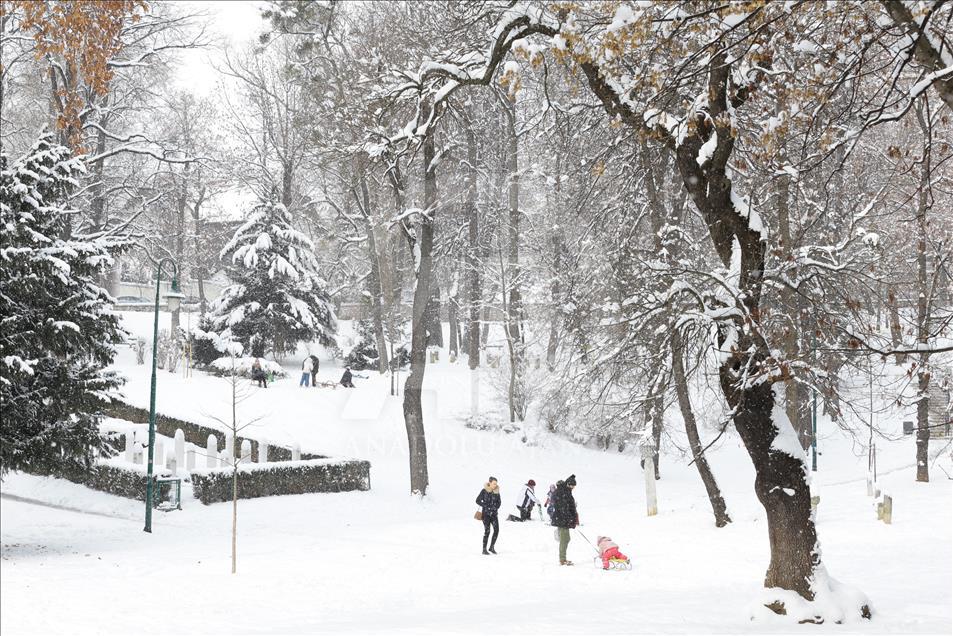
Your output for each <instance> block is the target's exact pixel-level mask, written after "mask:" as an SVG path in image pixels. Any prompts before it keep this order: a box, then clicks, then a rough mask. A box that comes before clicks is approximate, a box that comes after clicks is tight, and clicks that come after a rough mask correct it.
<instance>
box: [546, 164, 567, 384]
mask: <svg viewBox="0 0 953 636" xmlns="http://www.w3.org/2000/svg"><path fill="white" fill-rule="evenodd" d="M555 174H556V185H555V188H554V189H555V193H554V197H553V198H554V199H555V201H554V206H553V207H552V209H553V210H555V214H556V222H555V223H554V224H553V229H552V238H551V239H550V240H551V242H552V250H553V269H552V279H551V280H550V283H549V297H550V305H551V311H552V317H551V318H550V322H549V341H548V342H547V343H546V368H547V369H549V370H550V371H553V370H555V369H556V351H557V349H558V348H559V327H560V324H561V322H562V313H563V311H562V284H561V283H562V269H563V262H562V258H563V226H562V219H561V218H560V214H559V213H560V211H561V210H562V207H561V206H562V178H561V177H562V153H561V152H557V153H556V170H555ZM546 194H547V198H548V197H549V191H548V190H547V193H546Z"/></svg>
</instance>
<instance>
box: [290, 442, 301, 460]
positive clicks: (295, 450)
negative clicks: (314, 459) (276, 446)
mask: <svg viewBox="0 0 953 636" xmlns="http://www.w3.org/2000/svg"><path fill="white" fill-rule="evenodd" d="M291 461H293V462H297V461H301V445H300V444H295V445H294V446H292V447H291Z"/></svg>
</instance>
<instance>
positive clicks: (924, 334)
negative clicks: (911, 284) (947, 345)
mask: <svg viewBox="0 0 953 636" xmlns="http://www.w3.org/2000/svg"><path fill="white" fill-rule="evenodd" d="M915 112H916V115H917V122H918V123H919V124H920V129H921V130H922V131H923V136H924V147H923V148H924V149H923V162H922V164H921V165H920V187H919V189H918V191H917V291H918V292H919V293H918V294H917V342H918V343H920V345H922V346H923V347H924V349H926V346H927V345H928V344H929V341H930V313H931V312H930V304H931V303H930V296H931V290H930V287H931V285H930V275H929V272H928V271H927V210H928V209H929V207H930V206H929V203H930V202H929V191H930V171H931V159H932V155H931V153H930V141H931V139H930V137H931V131H930V126H929V123H928V122H927V121H926V120H925V118H924V113H923V104H922V101H921V102H918V103H917V107H916V109H915ZM919 358H920V360H919V362H920V364H919V366H918V372H917V481H930V461H929V460H930V452H929V451H930V354H929V352H928V351H926V350H924V352H923V353H921V354H920V356H919Z"/></svg>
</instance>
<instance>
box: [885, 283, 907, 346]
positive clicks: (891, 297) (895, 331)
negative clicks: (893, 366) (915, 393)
mask: <svg viewBox="0 0 953 636" xmlns="http://www.w3.org/2000/svg"><path fill="white" fill-rule="evenodd" d="M887 313H888V315H889V318H888V320H890V343H891V345H892V346H893V348H894V349H900V348H901V347H900V341H901V339H902V338H903V328H902V327H901V325H900V309H899V307H898V301H897V288H896V286H895V285H891V284H888V285H887ZM895 360H896V363H897V364H904V363H905V362H906V361H907V354H905V353H898V354H897V355H896V357H895Z"/></svg>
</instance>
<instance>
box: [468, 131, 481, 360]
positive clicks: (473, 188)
mask: <svg viewBox="0 0 953 636" xmlns="http://www.w3.org/2000/svg"><path fill="white" fill-rule="evenodd" d="M476 164H477V147H476V135H475V134H474V133H473V127H472V125H468V126H467V170H466V180H467V181H466V188H467V200H466V208H467V241H468V245H467V279H468V283H467V293H468V294H469V298H468V299H467V309H468V313H469V325H468V327H467V336H468V341H467V358H468V360H467V363H468V364H469V366H470V369H471V370H473V369H476V368H477V367H479V366H480V306H481V305H482V301H483V288H482V285H481V281H480V215H479V214H478V212H477V165H476Z"/></svg>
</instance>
